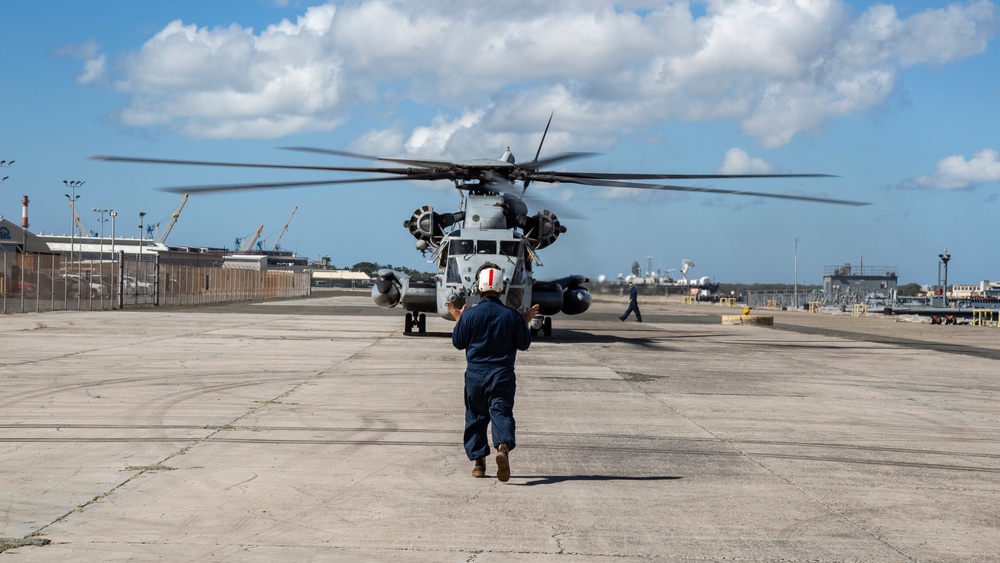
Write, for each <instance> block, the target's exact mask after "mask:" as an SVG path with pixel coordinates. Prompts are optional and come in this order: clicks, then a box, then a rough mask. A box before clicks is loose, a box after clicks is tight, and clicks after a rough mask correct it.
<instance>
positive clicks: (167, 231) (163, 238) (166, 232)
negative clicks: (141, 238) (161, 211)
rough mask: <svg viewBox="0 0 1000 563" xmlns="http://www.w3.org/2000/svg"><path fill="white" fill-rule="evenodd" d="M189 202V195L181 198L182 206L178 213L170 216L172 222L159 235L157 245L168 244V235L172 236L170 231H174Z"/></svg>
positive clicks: (179, 207)
mask: <svg viewBox="0 0 1000 563" xmlns="http://www.w3.org/2000/svg"><path fill="white" fill-rule="evenodd" d="M187 200H188V194H184V197H182V198H181V204H180V205H178V206H177V211H174V214H173V215H171V216H170V222H169V223H167V226H166V228H165V229H163V232H162V233H160V234H159V235H157V237H156V244H163V243H164V242H166V240H167V235H169V234H170V230H171V229H173V228H174V225H175V224H176V223H177V218H178V217H180V216H181V210H182V209H184V204H185V203H187Z"/></svg>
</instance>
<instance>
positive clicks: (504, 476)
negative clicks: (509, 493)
mask: <svg viewBox="0 0 1000 563" xmlns="http://www.w3.org/2000/svg"><path fill="white" fill-rule="evenodd" d="M509 453H510V450H508V449H507V444H500V445H499V446H497V479H498V480H499V481H501V482H503V483H506V482H507V480H508V479H510V460H508V459H507V455H508V454H509Z"/></svg>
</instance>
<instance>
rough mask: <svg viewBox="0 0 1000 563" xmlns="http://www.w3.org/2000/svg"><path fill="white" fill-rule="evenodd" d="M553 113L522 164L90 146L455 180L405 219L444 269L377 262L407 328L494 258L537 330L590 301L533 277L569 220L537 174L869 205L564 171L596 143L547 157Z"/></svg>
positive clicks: (459, 297)
mask: <svg viewBox="0 0 1000 563" xmlns="http://www.w3.org/2000/svg"><path fill="white" fill-rule="evenodd" d="M551 124H552V116H550V117H549V121H548V123H547V124H546V126H545V130H544V131H543V133H542V139H541V141H540V142H539V144H538V150H537V151H536V153H535V158H534V159H533V160H531V161H530V162H527V163H522V164H518V163H517V162H516V160H515V158H514V155H513V154H512V153H511V151H510V148H507V150H506V151H504V153H503V154H502V155H501V156H500V158H499V159H497V160H494V159H475V160H469V161H465V162H447V161H438V160H418V159H407V158H387V157H375V156H368V155H361V154H356V153H350V152H345V151H339V150H328V149H318V148H312V147H286V148H287V149H289V150H296V151H305V152H312V153H319V154H326V155H333V156H340V157H351V158H363V159H368V160H373V161H379V162H387V163H392V164H393V165H394V166H390V167H344V166H303V165H281V164H254V163H233V162H207V161H192V160H167V159H153V158H132V157H120V156H92V157H90V158H91V159H92V160H104V161H112V162H132V163H152V164H177V165H202V166H236V167H251V168H271V169H292V170H319V171H337V172H363V173H368V174H376V175H377V176H374V177H366V178H354V179H337V180H318V181H305V182H281V183H254V184H228V185H212V186H198V187H190V186H188V187H182V188H161V189H163V190H164V191H168V192H174V193H199V192H220V191H244V190H255V189H269V188H287V187H301V186H318V185H333V184H349V183H362V182H382V181H398V180H426V181H440V180H447V181H451V182H452V183H453V184H454V186H455V188H456V189H457V190H458V192H459V194H460V202H459V206H458V210H457V211H454V212H445V213H440V212H438V211H435V210H434V208H432V207H431V206H429V205H424V206H421V207H419V208H417V210H416V211H414V212H413V214H412V215H411V217H410V218H409V219H408V220H406V221H404V222H403V227H404V228H406V229H407V230H409V232H410V234H412V235H413V237H414V238H416V239H417V242H416V248H417V250H418V251H420V252H421V253H423V254H425V255H426V254H427V253H428V252H430V259H429V260H428V261H429V262H431V263H435V264H436V265H437V271H438V273H437V274H436V275H435V276H434V277H433V278H431V279H420V278H415V277H411V276H408V275H406V274H404V273H402V272H398V271H395V270H388V269H386V270H380V271H379V272H378V274H377V279H376V281H375V283H374V285H373V287H372V299H373V300H374V302H375V304H376V305H378V306H380V307H385V308H392V307H396V306H398V305H401V306H402V308H403V309H404V310H405V311H406V317H405V322H404V324H403V331H404V333H406V334H410V333H412V332H413V330H414V329H416V330H417V332H418V333H425V332H426V330H427V324H426V322H427V317H426V314H427V313H436V314H438V315H440V316H441V317H442V318H446V319H451V320H453V319H452V317H451V314H450V313H449V312H448V308H447V304H448V302H451V303H454V304H455V305H456V306H457V307H459V308H461V307H462V305H469V306H472V305H475V304H476V303H478V302H479V295H478V294H477V292H476V290H475V285H476V284H475V280H476V279H477V277H478V273H479V271H480V270H482V269H483V268H485V267H487V266H496V267H498V268H500V269H501V270H502V271H503V276H504V282H505V284H506V291H505V292H504V295H503V299H504V301H505V303H506V304H507V306H509V307H512V308H514V309H517V310H519V311H525V310H527V309H528V308H530V307H532V306H533V305H536V304H537V305H539V314H538V315H537V316H535V318H534V319H533V320H532V325H531V331H532V334H533V335H537V334H538V333H539V332H541V333H542V334H544V335H545V336H551V334H552V316H553V315H555V314H557V313H563V314H566V315H579V314H581V313H583V312H585V311H587V309H588V308H589V307H590V304H591V300H592V295H591V293H590V291H589V290H588V289H587V288H586V287H585V286H584V285H583V284H585V283H587V282H589V280H588V279H587V277H586V276H584V275H580V274H571V275H568V276H565V277H562V278H559V279H556V280H548V281H542V280H537V279H535V275H534V268H535V266H540V265H541V261H540V259H539V257H538V251H540V250H542V249H543V248H546V247H548V246H551V245H552V244H553V243H555V241H556V240H557V239H558V238H559V236H560V235H562V234H563V233H565V232H566V227H565V226H564V225H563V224H562V223H561V222H560V221H559V219H558V217H557V216H556V214H555V213H553V212H552V211H549V210H547V209H541V210H539V211H537V212H534V213H532V212H530V211H529V209H528V205H527V203H525V192H526V191H527V189H528V187H529V186H530V185H531V184H532V183H534V182H544V183H564V184H580V185H586V186H604V187H617V188H638V189H649V190H669V191H685V192H700V193H717V194H733V195H748V196H757V197H769V198H779V199H793V200H802V201H813V202H821V203H829V204H840V205H868V204H867V203H863V202H855V201H846V200H837V199H827V198H820V197H810V196H801V195H789V194H770V193H760V192H748V191H739V190H723V189H715V188H706V187H694V186H676V185H663V184H652V183H643V182H638V181H637V180H663V179H669V180H695V179H731V178H820V177H830V175H828V174H620V173H591V172H565V171H554V170H548V168H549V167H552V166H553V165H555V164H559V163H562V162H566V161H569V160H573V159H578V158H583V157H586V156H590V155H592V154H593V153H584V152H568V153H562V154H558V155H555V156H552V157H549V158H544V159H542V158H540V156H541V151H542V146H543V145H544V143H545V137H546V135H547V134H548V130H549V126H550V125H551Z"/></svg>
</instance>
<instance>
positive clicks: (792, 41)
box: [0, 0, 1000, 284]
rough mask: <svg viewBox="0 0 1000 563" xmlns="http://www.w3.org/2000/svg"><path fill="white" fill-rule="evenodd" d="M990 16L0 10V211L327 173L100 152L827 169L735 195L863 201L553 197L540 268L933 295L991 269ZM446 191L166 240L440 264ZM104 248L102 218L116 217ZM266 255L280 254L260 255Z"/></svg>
mask: <svg viewBox="0 0 1000 563" xmlns="http://www.w3.org/2000/svg"><path fill="white" fill-rule="evenodd" d="M996 27H997V7H996V6H995V5H994V4H993V3H992V2H982V1H974V2H955V3H946V2H897V3H885V4H870V3H867V2H838V1H813V2H810V1H800V2H792V1H777V0H775V1H765V0H762V1H759V2H691V3H684V2H677V3H669V2H650V1H642V0H632V1H623V2H618V3H611V2H602V1H593V0H574V1H551V2H542V1H526V0H510V1H507V2H504V3H502V4H497V3H495V2H489V3H487V2H466V1H458V0H455V1H451V0H442V1H437V2H429V3H416V2H403V1H401V0H396V1H390V0H384V1H365V2H330V3H323V2H319V1H305V0H285V1H275V0H271V1H268V0H239V1H237V0H213V1H212V2H204V1H186V0H178V1H173V2H134V1H125V0H105V1H100V0H99V1H95V2H77V1H70V0H66V1H44V0H42V1H38V2H7V3H5V5H4V14H3V18H2V20H0V46H2V47H0V69H2V70H0V76H2V77H3V80H2V85H3V86H2V88H0V112H2V121H0V123H2V124H3V125H2V127H0V160H7V161H10V160H14V161H15V163H14V164H13V166H11V167H9V168H4V169H2V170H0V172H2V173H0V177H3V176H9V178H8V180H7V181H5V182H3V183H2V184H0V214H2V215H3V216H5V217H7V218H9V219H12V220H14V221H15V222H16V221H17V218H19V217H20V214H21V196H22V195H28V196H29V198H30V200H31V204H30V221H31V227H30V230H32V231H35V232H45V233H57V234H62V233H66V232H68V230H69V228H70V221H71V219H72V218H71V213H70V209H69V205H68V203H67V200H66V197H65V196H64V194H65V193H67V190H66V189H65V186H64V185H63V183H62V181H63V180H83V181H85V182H86V183H85V184H84V185H83V187H82V188H81V189H80V190H78V192H77V193H78V195H80V199H79V210H80V212H79V215H80V217H81V219H82V220H83V221H84V223H85V225H86V227H87V228H90V229H95V230H97V231H98V232H99V231H100V229H101V224H100V222H99V219H100V217H101V215H100V214H99V213H95V212H92V211H90V210H91V209H93V208H98V209H100V208H105V209H115V210H116V211H117V212H118V213H119V215H118V218H117V221H116V232H117V233H118V234H119V235H122V234H125V235H133V234H135V235H137V234H138V231H139V228H138V221H139V212H140V211H145V212H146V213H147V215H146V219H145V222H146V223H148V222H150V221H152V222H154V223H155V222H157V221H159V222H161V223H162V224H163V225H165V224H166V222H167V221H168V220H169V218H170V215H171V213H172V212H173V211H174V210H175V209H176V207H177V205H178V204H179V203H180V196H178V195H175V194H171V193H166V192H162V191H159V190H157V189H156V188H159V187H167V186H187V185H205V184H215V183H238V182H254V181H280V180H289V181H307V180H317V179H324V178H336V177H338V176H336V174H332V175H331V174H326V175H324V174H320V173H307V172H297V171H293V172H291V173H290V172H281V171H259V170H247V169H234V168H218V169H214V168H205V167H182V166H162V165H136V164H120V163H107V162H96V161H91V160H87V157H88V156H91V155H121V156H139V157H152V158H167V159H201V160H213V161H237V162H264V163H279V164H329V165H346V166H356V165H359V164H360V165H365V164H364V163H363V162H359V161H352V160H345V159H342V158H341V159H338V158H334V157H323V156H320V155H312V154H305V153H296V152H290V151H285V150H280V148H279V147H286V146H313V147H321V148H330V149H341V150H348V151H353V152H359V153H364V154H373V155H380V156H392V157H420V158H432V159H449V160H452V159H453V160H464V159H471V158H484V157H490V158H498V157H499V156H500V155H501V153H502V152H503V150H504V149H505V148H506V147H508V146H510V147H511V149H512V150H513V152H514V154H515V155H517V157H518V159H519V160H521V161H526V160H530V159H531V157H532V156H534V152H535V150H536V148H537V146H538V142H539V140H540V137H541V133H542V130H543V129H544V127H545V121H546V120H547V119H548V116H549V114H550V113H552V112H553V111H554V112H555V117H554V119H553V122H552V127H551V129H550V132H549V135H548V137H547V139H546V141H545V147H544V150H543V156H545V154H549V155H553V154H556V153H559V152H563V151H592V152H597V153H600V154H599V155H598V156H595V157H593V158H589V159H586V160H580V161H574V162H572V163H568V164H566V165H564V166H562V169H567V170H585V171H608V172H663V173H709V174H711V173H720V172H819V173H828V174H834V175H836V176H837V177H836V178H829V179H775V180H767V181H764V180H753V181H750V180H720V181H711V182H708V181H704V182H701V183H692V185H701V186H711V187H716V188H723V189H746V190H752V191H765V192H773V193H793V194H803V195H810V196H817V195H818V196H825V197H831V198H838V199H849V200H857V201H865V202H871V203H872V205H870V206H867V207H845V206H837V205H825V204H816V203H807V202H795V201H783V200H776V199H764V198H754V197H740V196H711V195H695V194H679V193H667V192H656V193H648V192H640V191H637V190H626V189H611V188H596V187H574V186H567V185H558V186H542V185H539V184H533V187H532V188H530V189H529V193H533V194H534V195H535V196H537V197H539V198H544V199H545V200H547V202H548V203H544V204H543V205H544V206H546V207H549V208H552V209H554V210H555V211H556V212H557V213H558V214H560V216H561V218H563V222H564V224H565V225H566V226H567V228H568V232H567V233H565V234H564V235H562V237H560V239H559V240H558V241H557V242H556V243H555V244H554V245H552V246H551V247H549V248H547V249H545V250H543V251H542V252H541V253H540V257H541V259H542V261H543V263H544V264H545V266H544V267H543V268H542V269H541V271H540V273H541V275H542V277H552V278H554V277H561V276H563V275H566V274H570V273H579V274H585V275H588V276H591V277H595V278H596V277H597V276H599V275H605V276H608V277H614V276H616V275H617V274H618V273H628V269H629V265H630V264H631V263H632V261H633V260H637V261H639V262H640V263H642V264H643V265H645V264H646V257H647V256H651V257H652V258H651V261H650V262H651V264H652V266H653V268H654V269H664V270H666V269H671V268H674V269H677V268H680V265H681V260H682V259H685V258H687V259H690V260H693V261H694V262H695V263H696V266H695V268H694V269H693V270H692V272H691V274H690V275H695V276H699V277H700V276H710V277H712V278H714V279H716V280H717V281H721V282H786V283H791V282H792V281H793V278H794V276H795V247H796V244H795V241H796V239H798V268H797V271H798V275H797V277H798V281H799V283H820V281H821V279H822V275H823V268H824V267H825V266H830V265H838V264H844V263H852V264H855V265H857V264H858V263H859V262H860V261H861V260H862V259H863V261H864V264H865V265H866V266H869V265H870V266H876V265H877V266H895V267H897V268H898V271H899V274H900V282H901V283H908V282H916V283H921V284H931V283H934V282H935V281H936V279H937V272H938V266H937V264H938V260H937V256H938V254H939V253H941V252H942V250H943V249H944V248H947V249H948V251H949V252H950V253H951V254H952V261H951V264H950V267H949V282H952V283H978V282H979V281H980V280H983V279H993V280H997V279H1000V260H997V254H998V253H997V250H996V248H995V247H996V244H995V238H996V235H995V232H996V225H997V221H998V217H1000V199H998V192H1000V154H998V152H997V151H1000V137H998V135H997V127H998V125H997V124H998V123H1000V57H998V55H997V45H996V41H995V35H996ZM424 204H428V205H432V206H433V207H434V208H435V209H437V210H440V211H452V210H454V209H455V208H456V206H457V204H458V198H457V195H456V192H455V190H454V189H453V188H452V187H451V185H450V184H448V183H446V182H442V183H440V184H433V185H416V184H410V183H406V182H400V183H391V184H359V185H352V186H331V187H319V188H295V189H283V190H273V191H267V192H261V191H255V192H250V193H246V192H244V193H235V194H234V193H226V194H200V195H193V196H192V197H191V198H190V199H189V201H188V204H187V206H186V207H185V209H184V211H183V212H182V214H181V216H180V219H179V221H178V223H177V225H176V227H175V228H174V230H173V232H172V233H171V235H170V238H169V240H168V243H170V244H178V245H200V246H216V247H222V246H226V247H232V245H233V243H234V241H235V239H236V238H237V237H243V236H246V235H251V234H252V233H253V232H254V231H256V229H257V227H258V226H259V225H261V224H263V225H264V229H263V235H262V236H263V237H264V238H265V239H267V238H269V239H270V240H271V241H272V242H273V241H274V239H275V238H276V237H277V236H278V233H279V232H280V231H281V228H282V226H283V225H284V223H285V221H286V220H287V219H288V216H289V215H290V214H291V212H292V209H293V208H294V207H295V206H298V211H297V213H296V214H295V217H294V218H293V219H292V222H291V224H290V226H289V229H288V232H287V233H286V234H285V236H284V238H283V239H282V241H281V247H282V248H284V249H286V250H294V251H296V252H298V253H299V254H301V255H305V256H309V257H310V258H313V259H317V258H319V257H320V256H323V255H328V256H330V257H331V259H332V261H333V263H334V264H336V265H337V266H347V265H351V264H353V263H355V262H358V261H362V260H370V261H377V262H381V263H391V264H394V265H397V266H408V267H413V268H418V269H425V270H430V269H431V265H429V264H427V263H426V261H425V259H424V258H422V257H421V255H420V254H419V252H417V251H416V250H415V249H414V242H415V241H414V239H413V238H412V237H411V236H410V235H409V233H408V232H407V231H406V230H405V229H404V228H403V227H402V223H403V221H404V220H405V219H408V218H409V216H410V214H411V213H412V212H413V211H414V210H415V209H417V208H418V207H420V206H422V205H424ZM104 228H105V234H107V235H108V236H110V224H106V225H105V227H104ZM268 246H270V243H268Z"/></svg>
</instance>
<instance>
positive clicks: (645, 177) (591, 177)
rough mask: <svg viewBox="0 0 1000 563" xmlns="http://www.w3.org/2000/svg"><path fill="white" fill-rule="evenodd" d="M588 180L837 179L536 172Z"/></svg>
mask: <svg viewBox="0 0 1000 563" xmlns="http://www.w3.org/2000/svg"><path fill="white" fill-rule="evenodd" d="M538 174H556V175H558V176H561V177H563V178H583V179H588V180H723V179H726V178H744V179H746V178H750V179H753V178H837V176H834V175H832V174H628V173H615V172H611V173H608V172H538ZM536 179H537V178H536Z"/></svg>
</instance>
